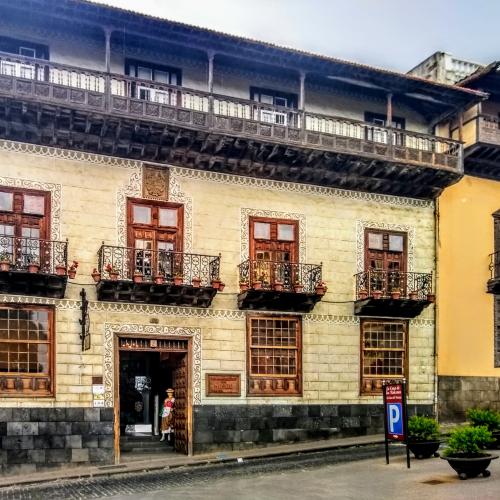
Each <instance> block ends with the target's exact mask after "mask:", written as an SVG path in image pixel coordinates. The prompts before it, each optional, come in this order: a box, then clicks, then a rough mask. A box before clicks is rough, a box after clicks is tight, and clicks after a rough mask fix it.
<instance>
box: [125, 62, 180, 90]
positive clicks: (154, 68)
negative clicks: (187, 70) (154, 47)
mask: <svg viewBox="0 0 500 500" xmlns="http://www.w3.org/2000/svg"><path fill="white" fill-rule="evenodd" d="M125 73H126V74H127V75H129V76H133V77H135V78H140V79H141V80H148V81H152V82H158V83H166V84H167V85H181V70H180V69H177V68H171V67H169V66H161V65H159V64H155V63H150V62H143V61H136V60H133V59H127V60H126V61H125Z"/></svg>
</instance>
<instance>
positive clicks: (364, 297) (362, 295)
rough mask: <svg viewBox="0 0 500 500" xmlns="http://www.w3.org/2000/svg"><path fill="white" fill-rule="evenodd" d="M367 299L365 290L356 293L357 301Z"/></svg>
mask: <svg viewBox="0 0 500 500" xmlns="http://www.w3.org/2000/svg"><path fill="white" fill-rule="evenodd" d="M367 298H368V291H367V290H364V289H363V290H360V291H359V292H358V299H359V300H364V299H367Z"/></svg>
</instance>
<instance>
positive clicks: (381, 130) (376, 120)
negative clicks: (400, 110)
mask: <svg viewBox="0 0 500 500" xmlns="http://www.w3.org/2000/svg"><path fill="white" fill-rule="evenodd" d="M365 122H367V123H371V124H373V125H374V126H373V127H368V128H367V129H366V139H368V140H369V141H375V142H382V143H384V144H386V143H387V142H388V134H389V131H388V130H386V129H385V127H389V126H390V127H392V128H393V129H399V130H404V129H405V119H404V118H400V117H397V116H393V117H392V122H391V123H390V124H388V123H387V115H382V114H379V113H371V112H369V111H367V112H365ZM392 134H393V144H395V145H397V146H404V140H405V136H404V135H403V134H402V133H401V132H397V131H393V132H392Z"/></svg>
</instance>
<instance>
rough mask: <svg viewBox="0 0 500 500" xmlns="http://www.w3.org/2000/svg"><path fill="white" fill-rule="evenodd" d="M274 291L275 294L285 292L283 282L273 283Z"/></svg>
mask: <svg viewBox="0 0 500 500" xmlns="http://www.w3.org/2000/svg"><path fill="white" fill-rule="evenodd" d="M273 289H274V291H275V292H282V291H283V282H282V281H275V282H274V283H273Z"/></svg>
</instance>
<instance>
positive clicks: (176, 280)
mask: <svg viewBox="0 0 500 500" xmlns="http://www.w3.org/2000/svg"><path fill="white" fill-rule="evenodd" d="M174 285H175V286H181V285H182V276H174Z"/></svg>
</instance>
